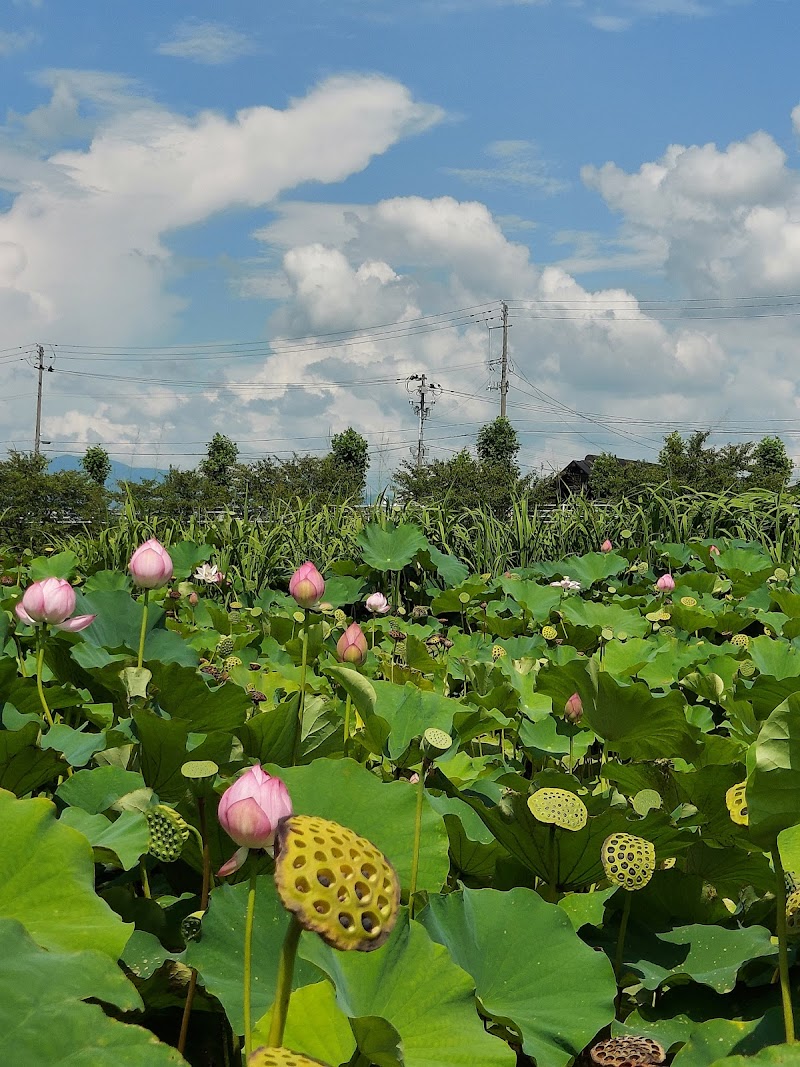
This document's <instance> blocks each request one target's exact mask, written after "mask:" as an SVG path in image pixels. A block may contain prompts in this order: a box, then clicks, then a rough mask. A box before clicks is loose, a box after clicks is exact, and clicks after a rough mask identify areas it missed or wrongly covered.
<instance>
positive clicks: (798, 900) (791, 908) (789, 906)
mask: <svg viewBox="0 0 800 1067" xmlns="http://www.w3.org/2000/svg"><path fill="white" fill-rule="evenodd" d="M786 932H787V934H788V935H789V937H800V889H795V891H794V892H793V893H790V894H789V897H788V899H787V901H786Z"/></svg>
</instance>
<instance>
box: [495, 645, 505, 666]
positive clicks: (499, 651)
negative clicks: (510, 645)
mask: <svg viewBox="0 0 800 1067" xmlns="http://www.w3.org/2000/svg"><path fill="white" fill-rule="evenodd" d="M506 655H508V653H507V652H506V650H505V649H504V648H503V646H502V645H492V659H493V660H494V661H495V662H497V660H499V659H503V658H504V656H506Z"/></svg>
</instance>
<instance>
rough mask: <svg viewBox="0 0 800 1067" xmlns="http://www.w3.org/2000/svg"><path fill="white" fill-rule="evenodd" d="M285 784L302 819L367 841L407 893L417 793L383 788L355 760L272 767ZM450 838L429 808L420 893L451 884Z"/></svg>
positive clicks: (404, 785)
mask: <svg viewBox="0 0 800 1067" xmlns="http://www.w3.org/2000/svg"><path fill="white" fill-rule="evenodd" d="M267 770H268V771H269V773H270V774H277V775H278V776H279V777H281V778H283V780H284V782H285V783H286V785H287V787H288V789H289V792H290V794H291V797H292V806H293V807H294V811H295V813H296V814H297V815H322V816H324V817H325V818H326V819H333V821H334V822H338V823H341V824H342V825H343V826H348V827H349V828H350V829H351V830H355V831H356V833H358V834H361V836H362V837H366V838H367V839H368V840H369V841H372V842H373V844H375V845H377V846H378V848H379V849H380V850H381V851H382V852H383V853H384V854H385V856H386V857H387V859H388V860H389V861H390V863H392V864H393V866H394V868H395V870H396V871H397V873H398V875H399V877H400V882H401V884H402V886H403V887H404V888H406V889H407V888H408V885H409V882H410V879H411V858H412V851H413V838H414V818H415V814H416V805H417V791H416V790H415V789H414V787H413V786H412V785H411V784H410V783H409V782H406V781H403V782H388V783H382V782H380V781H379V780H378V779H377V778H376V777H375V775H374V774H370V772H369V771H368V770H366V769H365V768H364V767H362V766H361V765H360V764H358V763H356V762H355V761H354V760H351V759H342V760H325V759H321V760H315V761H314V762H313V763H311V764H309V765H308V766H307V767H289V768H285V769H284V768H280V767H273V766H269V767H268V768H267ZM447 848H448V838H447V830H446V828H445V825H444V820H443V819H442V817H441V815H439V813H438V812H437V811H434V809H433V808H432V807H431V805H430V804H428V803H426V804H425V807H424V809H423V814H422V838H421V844H420V854H419V874H418V878H417V888H418V889H427V890H429V891H430V892H433V893H438V892H439V890H440V889H441V888H442V885H443V884H444V882H445V881H446V879H447V873H448V870H449V866H450V865H449V862H448V858H447Z"/></svg>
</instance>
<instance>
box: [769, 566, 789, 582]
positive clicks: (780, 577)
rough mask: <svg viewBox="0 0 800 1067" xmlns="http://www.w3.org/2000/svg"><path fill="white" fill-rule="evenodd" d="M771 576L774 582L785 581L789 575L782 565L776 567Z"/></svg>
mask: <svg viewBox="0 0 800 1067" xmlns="http://www.w3.org/2000/svg"><path fill="white" fill-rule="evenodd" d="M772 577H773V578H774V579H775V581H776V582H785V581H787V580H788V578H789V575H788V573H787V572H786V571H785V570H784V569H783V567H778V568H777V569H776V571H775V573H774V574H773V576H772Z"/></svg>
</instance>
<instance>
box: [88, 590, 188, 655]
mask: <svg viewBox="0 0 800 1067" xmlns="http://www.w3.org/2000/svg"><path fill="white" fill-rule="evenodd" d="M143 610H144V609H143V604H142V601H141V600H134V599H133V597H132V596H131V595H130V593H128V592H127V591H125V590H122V589H97V590H94V591H92V592H90V593H82V592H80V591H78V593H77V597H76V608H75V613H76V614H77V615H96V616H97V618H96V619H95V620H94V622H93V623H92V625H91V626H89V627H87V628H86V629H85V630H83V631H82V634H81V636H82V637H83V640H84V641H86V642H87V643H88V644H90V645H95V646H101V647H103V648H106V649H120V648H125V649H127V650H128V651H129V652H132V653H133V652H137V651H138V649H139V635H140V632H141V628H142V612H143ZM144 658H145V661H146V662H147V663H148V666H149V664H150V661H151V660H153V661H159V662H161V663H183V664H185V665H187V666H188V665H196V664H197V653H196V652H195V651H194V650H193V649H192V648H191V646H190V645H189V644H187V642H186V641H184V640H183V638H182V637H181V636H180V634H177V633H173V632H172V631H171V630H165V629H164V609H163V608H162V607H160V606H159V605H158V604H156V603H151V604H150V605H149V608H148V612H147V636H146V638H145V646H144Z"/></svg>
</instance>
